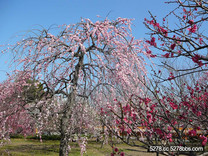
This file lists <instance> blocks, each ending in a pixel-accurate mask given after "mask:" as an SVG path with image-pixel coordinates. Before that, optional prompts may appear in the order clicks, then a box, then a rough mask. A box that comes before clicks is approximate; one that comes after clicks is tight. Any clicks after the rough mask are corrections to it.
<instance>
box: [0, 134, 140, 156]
mask: <svg viewBox="0 0 208 156" xmlns="http://www.w3.org/2000/svg"><path fill="white" fill-rule="evenodd" d="M70 146H71V151H70V153H69V155H72V156H80V148H79V145H78V144H77V143H76V142H70ZM117 147H118V148H119V149H120V151H123V152H125V153H129V155H135V154H134V153H135V151H136V150H137V149H136V148H135V147H134V148H132V147H129V146H127V145H125V144H119V145H118V146H117ZM58 152H59V141H58V140H44V141H43V142H42V143H41V142H40V141H39V140H34V139H22V138H13V139H11V142H10V143H8V144H6V145H5V146H3V147H1V148H0V156H58V154H59V153H58ZM111 152H112V148H111V146H110V145H104V146H103V148H101V143H97V142H95V141H93V140H90V141H88V144H87V153H85V154H84V156H109V155H110V153H111ZM132 152H133V153H132Z"/></svg>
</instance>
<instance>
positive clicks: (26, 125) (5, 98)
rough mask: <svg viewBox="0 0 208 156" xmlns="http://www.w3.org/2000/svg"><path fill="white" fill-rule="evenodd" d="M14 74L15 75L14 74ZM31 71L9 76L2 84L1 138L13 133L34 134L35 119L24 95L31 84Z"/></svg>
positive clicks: (4, 138) (0, 85) (6, 138)
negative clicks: (30, 112)
mask: <svg viewBox="0 0 208 156" xmlns="http://www.w3.org/2000/svg"><path fill="white" fill-rule="evenodd" d="M13 76H14V75H13ZM29 78H30V73H26V72H25V73H24V75H21V74H20V75H18V76H16V77H15V81H14V79H13V77H9V78H8V79H7V80H6V81H4V82H2V83H1V84H0V89H1V92H0V103H1V106H0V125H1V128H0V137H1V138H0V139H1V141H2V142H1V143H2V144H3V142H4V141H3V140H8V139H9V136H10V135H12V134H23V135H28V134H32V133H33V132H34V130H35V120H34V118H33V117H32V116H31V115H30V114H29V113H28V111H27V108H28V105H27V104H26V103H25V102H24V101H25V100H23V99H26V98H27V97H26V96H24V97H23V96H22V97H21V95H22V92H23V90H25V88H27V87H28V86H29V84H28V83H27V82H26V81H27V80H28V79H29Z"/></svg>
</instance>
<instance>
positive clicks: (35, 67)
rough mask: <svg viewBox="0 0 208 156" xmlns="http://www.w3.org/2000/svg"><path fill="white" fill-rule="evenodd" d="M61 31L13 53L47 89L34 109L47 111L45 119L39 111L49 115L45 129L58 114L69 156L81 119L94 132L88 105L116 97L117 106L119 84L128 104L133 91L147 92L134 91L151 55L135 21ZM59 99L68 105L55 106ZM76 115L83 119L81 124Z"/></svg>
mask: <svg viewBox="0 0 208 156" xmlns="http://www.w3.org/2000/svg"><path fill="white" fill-rule="evenodd" d="M59 30H60V31H59V32H58V33H55V35H53V34H51V33H50V31H49V30H46V29H44V30H39V31H37V32H34V33H33V34H30V35H28V36H26V37H25V39H23V40H21V41H19V42H17V44H16V45H15V46H14V47H12V51H13V52H14V53H15V58H14V61H15V62H16V63H18V64H19V68H21V70H22V71H23V73H24V71H30V72H31V75H30V77H31V79H35V80H37V81H38V82H40V83H41V84H42V85H43V89H44V92H45V96H44V97H43V98H41V100H38V101H37V102H36V103H35V104H33V105H32V106H33V107H34V109H36V108H37V107H38V108H39V107H42V108H44V109H43V110H45V113H42V111H36V112H37V115H40V116H42V114H45V115H44V118H42V119H43V121H42V122H41V126H40V127H41V128H42V129H44V126H46V125H47V124H44V122H45V123H48V124H49V123H50V120H48V117H49V116H50V115H49V114H55V115H56V114H58V118H56V119H57V120H53V121H54V122H55V123H56V124H55V123H54V124H55V125H54V126H55V127H58V129H59V132H60V134H61V141H60V152H59V155H60V156H64V155H68V153H69V149H70V148H69V146H68V143H69V139H70V137H71V133H72V129H73V125H74V123H76V122H75V121H77V120H78V119H80V118H81V119H80V120H79V123H80V124H81V125H83V127H85V128H88V127H89V126H88V125H87V123H89V122H90V118H88V117H86V118H85V114H86V116H89V113H88V112H87V108H85V107H82V105H83V104H86V103H89V102H90V103H93V104H94V107H95V106H96V105H100V104H101V103H105V102H106V103H107V102H108V100H107V99H106V101H103V102H100V103H99V100H100V97H104V96H105V95H110V96H108V97H110V100H111V99H112V97H113V95H116V94H120V93H118V92H117V90H118V89H117V87H116V85H115V84H116V83H117V82H119V83H120V84H122V87H124V88H126V89H128V92H125V95H126V97H125V98H126V99H128V98H127V97H128V96H129V95H130V91H132V90H131V89H133V92H135V93H136V92H137V93H139V91H140V93H141V87H140V88H139V89H138V88H135V87H134V88H131V86H133V85H134V86H136V85H137V86H139V85H143V84H142V83H141V81H138V79H137V77H141V78H142V77H143V76H145V75H146V70H145V63H144V59H143V57H142V56H143V55H146V56H147V57H151V55H150V54H148V53H146V51H145V50H143V49H146V48H147V45H145V44H144V43H143V42H142V41H140V40H137V39H135V38H134V37H133V36H132V33H131V20H129V19H125V18H118V19H116V20H115V21H110V20H108V19H105V20H104V21H97V22H95V23H93V22H92V21H91V20H89V19H83V20H82V21H81V22H80V23H78V24H72V25H63V26H60V27H59ZM130 77H131V79H129V78H130ZM142 79H143V78H142ZM95 92H96V93H99V95H100V96H97V94H95ZM123 94H124V93H123ZM57 96H60V97H61V98H62V99H63V101H64V102H63V103H61V104H60V103H59V101H58V102H56V100H53V99H54V98H55V97H57ZM51 100H52V101H51ZM93 101H94V102H93ZM107 104H108V103H107ZM48 108H51V109H52V108H53V109H52V110H51V109H48ZM80 108H81V109H80ZM81 110H82V111H81ZM53 112H55V113H53ZM76 112H77V114H80V115H82V117H80V116H79V117H78V118H77V114H76ZM85 112H86V113H85ZM84 120H85V121H84ZM87 120H88V121H87ZM78 131H79V130H78ZM84 142H85V141H84ZM80 146H82V151H83V152H84V147H85V145H84V144H81V143H80ZM83 152H82V153H83Z"/></svg>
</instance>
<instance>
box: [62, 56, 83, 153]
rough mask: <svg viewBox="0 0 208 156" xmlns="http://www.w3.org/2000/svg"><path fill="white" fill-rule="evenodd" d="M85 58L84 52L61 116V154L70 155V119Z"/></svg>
mask: <svg viewBox="0 0 208 156" xmlns="http://www.w3.org/2000/svg"><path fill="white" fill-rule="evenodd" d="M83 60H84V54H83V53H82V54H81V55H80V56H79V62H78V63H77V65H76V66H75V72H74V75H73V80H72V83H73V85H72V88H71V93H70V94H69V95H68V97H67V98H68V99H67V100H68V101H67V103H66V105H65V108H64V110H63V116H62V118H61V125H60V129H61V130H60V131H61V141H60V147H59V156H68V155H69V139H70V127H69V126H70V123H69V122H70V119H71V111H72V110H71V109H72V108H73V105H74V104H75V102H76V100H75V96H76V92H77V83H78V79H79V72H80V68H81V66H82V65H83Z"/></svg>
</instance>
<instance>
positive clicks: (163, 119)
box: [100, 76, 208, 155]
mask: <svg viewBox="0 0 208 156" xmlns="http://www.w3.org/2000/svg"><path fill="white" fill-rule="evenodd" d="M202 80H204V76H203V77H201V78H200V79H199V81H197V82H196V83H195V84H193V85H191V86H190V85H188V84H187V83H186V81H184V82H183V83H182V86H181V85H177V84H178V83H177V82H176V80H175V79H174V80H170V82H171V83H170V87H168V86H167V85H165V86H162V85H158V84H154V83H153V81H152V85H147V84H146V87H147V92H146V93H147V94H146V95H144V96H138V95H137V94H132V96H131V97H130V98H129V101H127V102H123V101H121V100H119V99H114V101H113V103H114V104H113V107H106V108H103V109H101V111H100V113H101V116H102V120H103V123H104V124H105V126H106V127H107V128H108V130H109V132H110V133H112V134H114V135H115V136H117V137H118V138H120V139H121V140H122V141H123V142H125V143H127V144H129V145H131V146H136V147H144V148H146V149H147V150H148V151H152V152H157V153H158V154H159V153H163V154H165V155H172V154H176V155H179V154H185V155H190V154H191V155H195V154H196V153H195V152H194V151H191V150H190V149H189V150H188V151H187V152H186V151H184V150H181V151H180V150H179V149H173V148H172V147H174V146H175V147H176V146H177V147H176V148H178V147H181V149H182V148H187V147H188V148H190V147H203V148H204V147H205V146H206V144H207V135H208V129H207V127H208V122H207V121H208V120H207V119H208V115H207V114H208V105H207V104H208V103H207V101H208V96H207V95H208V92H207V85H205V83H204V81H202ZM138 141H139V142H140V143H143V145H142V146H141V144H140V143H138ZM150 146H152V147H150ZM157 147H161V149H160V148H157ZM163 147H164V148H163ZM171 148H172V149H171ZM201 150H202V149H201Z"/></svg>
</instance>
